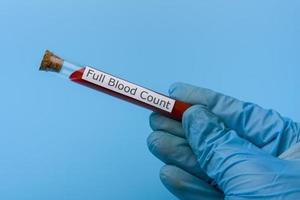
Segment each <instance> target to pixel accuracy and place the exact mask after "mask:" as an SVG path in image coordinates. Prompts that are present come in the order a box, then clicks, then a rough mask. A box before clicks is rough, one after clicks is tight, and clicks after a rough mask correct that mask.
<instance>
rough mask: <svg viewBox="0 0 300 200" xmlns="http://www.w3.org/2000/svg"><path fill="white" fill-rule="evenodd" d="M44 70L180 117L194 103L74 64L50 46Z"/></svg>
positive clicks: (44, 60)
mask: <svg viewBox="0 0 300 200" xmlns="http://www.w3.org/2000/svg"><path fill="white" fill-rule="evenodd" d="M40 70H42V71H52V72H56V73H59V74H61V75H62V76H64V77H66V78H68V79H69V80H71V81H73V82H76V83H79V84H81V85H85V86H88V87H90V88H93V89H96V90H98V91H101V92H104V93H106V94H109V95H111V96H115V97H118V98H120V99H123V100H125V101H128V102H131V103H134V104H136V105H139V106H142V107H145V108H148V109H150V110H152V111H154V112H158V113H161V114H163V115H165V116H168V117H171V118H173V119H175V120H178V121H181V118H182V115H183V113H184V111H185V110H186V109H188V108H189V107H190V106H191V105H190V104H187V103H184V102H182V101H179V100H175V99H172V98H170V97H168V96H166V95H163V94H160V93H158V92H155V91H153V90H149V89H147V88H144V87H141V86H139V85H136V84H134V83H131V82H129V81H126V80H124V79H121V78H118V77H116V76H113V75H111V74H108V73H105V72H103V71H100V70H98V69H95V68H92V67H89V66H78V65H74V64H72V63H70V62H68V61H65V60H64V59H62V58H60V57H58V56H57V55H55V54H53V53H52V52H50V51H48V50H46V52H45V55H44V57H43V60H42V62H41V66H40Z"/></svg>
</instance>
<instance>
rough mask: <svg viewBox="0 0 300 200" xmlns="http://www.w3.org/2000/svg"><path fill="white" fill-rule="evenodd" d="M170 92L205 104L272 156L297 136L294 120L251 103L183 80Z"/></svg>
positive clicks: (191, 102)
mask: <svg viewBox="0 0 300 200" xmlns="http://www.w3.org/2000/svg"><path fill="white" fill-rule="evenodd" d="M169 93H170V96H171V97H173V98H175V99H178V100H181V101H184V102H187V103H190V104H201V105H204V106H206V107H207V108H208V109H209V110H210V111H211V112H213V113H214V114H215V115H217V116H218V117H219V118H220V119H221V120H222V121H223V122H224V123H225V125H226V126H227V127H228V128H231V129H234V130H236V131H237V132H238V134H239V136H241V137H243V138H245V139H247V140H249V141H250V142H251V143H253V144H255V145H256V146H258V147H260V148H263V149H264V150H265V151H267V152H268V153H270V154H272V155H275V156H277V155H279V154H281V153H282V152H284V151H285V150H287V149H288V148H289V147H290V146H292V145H293V144H295V143H296V142H297V140H298V138H299V132H300V131H299V126H297V124H296V123H293V122H292V121H291V120H287V119H286V118H284V117H282V116H281V115H280V114H279V113H277V112H275V111H273V110H266V109H263V108H261V107H260V106H258V105H255V104H253V103H247V102H243V101H240V100H237V99H235V98H233V97H230V96H227V95H223V94H221V93H218V92H214V91H212V90H209V89H205V88H201V87H195V86H192V85H189V84H184V83H175V84H173V85H172V86H171V87H170V90H169Z"/></svg>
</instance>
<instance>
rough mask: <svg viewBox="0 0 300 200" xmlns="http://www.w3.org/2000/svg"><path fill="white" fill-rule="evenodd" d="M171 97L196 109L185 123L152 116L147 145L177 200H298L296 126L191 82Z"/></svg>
mask: <svg viewBox="0 0 300 200" xmlns="http://www.w3.org/2000/svg"><path fill="white" fill-rule="evenodd" d="M170 96H172V97H173V98H175V99H178V100H182V101H185V102H187V103H191V104H194V105H195V106H193V107H191V108H190V109H188V110H187V111H186V112H185V113H184V116H183V121H182V124H181V123H179V122H177V121H174V120H172V119H169V118H166V117H164V116H161V115H158V114H155V113H154V114H152V115H151V117H150V125H151V127H152V129H153V130H154V132H153V133H152V134H151V135H150V136H149V138H148V146H149V149H150V151H151V152H152V153H153V154H154V155H156V156H157V157H158V158H159V159H161V160H162V161H163V162H165V163H166V164H167V165H166V166H164V167H163V168H162V169H161V172H160V176H161V180H162V182H163V183H164V185H165V186H166V187H167V188H168V189H169V190H170V191H171V192H172V193H173V194H174V195H176V196H177V197H178V198H179V199H184V200H201V199H205V200H213V199H216V200H220V199H224V198H225V199H291V200H297V199H300V160H297V159H299V158H300V145H299V144H296V143H297V142H299V140H300V130H299V127H300V126H299V124H298V123H295V122H293V121H292V120H290V119H287V118H284V117H282V116H280V114H278V113H277V112H275V111H273V110H265V109H262V108H261V107H259V106H257V105H255V104H251V103H245V102H241V101H239V100H236V99H234V98H232V97H228V96H225V95H222V94H219V93H216V92H213V91H211V90H207V89H203V88H199V87H194V86H191V85H187V84H182V83H177V84H174V85H173V86H172V87H171V88H170ZM295 144H296V145H295ZM290 148H291V150H289V149H290ZM281 154H282V155H281ZM280 155H281V156H280Z"/></svg>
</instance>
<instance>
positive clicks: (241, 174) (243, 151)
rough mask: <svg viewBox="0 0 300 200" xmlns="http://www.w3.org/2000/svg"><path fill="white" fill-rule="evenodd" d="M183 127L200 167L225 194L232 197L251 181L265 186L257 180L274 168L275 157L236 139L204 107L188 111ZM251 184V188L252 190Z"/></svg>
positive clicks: (232, 132) (232, 131) (195, 107)
mask: <svg viewBox="0 0 300 200" xmlns="http://www.w3.org/2000/svg"><path fill="white" fill-rule="evenodd" d="M183 127H184V129H185V132H186V138H187V140H188V141H189V144H190V146H191V148H192V150H193V152H194V153H195V155H196V157H197V160H198V162H199V164H200V167H201V168H202V169H203V170H204V171H205V172H206V173H207V174H208V175H209V176H210V177H211V178H212V179H213V180H214V181H215V183H216V184H217V185H218V187H219V188H220V189H222V191H224V193H225V194H232V193H235V192H237V191H238V189H237V188H242V189H245V188H247V186H249V180H252V179H255V180H256V178H257V179H259V181H260V182H258V183H260V184H264V182H263V181H264V180H260V178H261V179H262V177H266V175H264V176H262V174H264V173H267V172H268V170H267V169H271V168H272V167H273V166H276V165H275V164H274V163H275V161H274V159H277V158H276V157H273V156H271V155H269V154H268V153H266V152H264V151H263V150H261V149H259V148H257V147H256V146H255V145H253V144H252V143H250V142H249V141H247V140H245V139H243V138H241V137H239V136H238V134H237V133H236V132H235V131H234V130H230V129H228V128H226V127H225V125H224V123H223V122H222V121H220V119H219V118H218V117H217V116H216V115H214V114H213V113H211V112H210V111H208V110H207V108H206V107H203V106H199V105H197V106H192V107H191V108H189V109H188V110H187V111H186V112H185V113H184V116H183ZM277 160H279V159H277ZM273 164H274V165H273ZM269 165H270V166H269ZM255 174H256V175H258V174H259V176H254V175H255ZM251 175H253V176H252V178H251ZM272 178H274V177H272ZM256 181H258V180H256ZM268 181H270V179H268ZM254 182H255V181H254ZM252 183H253V182H252V181H251V183H250V186H251V187H254V186H253V185H251V184H252ZM266 184H267V183H266ZM243 186H245V187H244V188H243ZM247 190H248V191H249V190H250V189H247Z"/></svg>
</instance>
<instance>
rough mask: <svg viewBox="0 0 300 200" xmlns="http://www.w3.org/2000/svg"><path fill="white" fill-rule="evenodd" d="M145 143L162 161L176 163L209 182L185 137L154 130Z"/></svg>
mask: <svg viewBox="0 0 300 200" xmlns="http://www.w3.org/2000/svg"><path fill="white" fill-rule="evenodd" d="M147 143H148V148H149V150H150V151H151V153H152V154H153V155H155V156H156V157H157V158H158V159H160V160H161V161H162V162H164V163H166V164H169V165H176V166H178V167H180V168H181V169H183V170H185V171H187V172H189V173H190V174H193V175H195V176H197V177H199V178H201V179H203V180H204V181H206V182H211V179H210V178H209V177H208V176H207V175H206V173H205V172H204V171H203V170H202V169H201V168H200V165H199V163H198V162H197V159H196V157H195V155H194V153H193V152H192V150H191V148H190V146H189V144H188V142H187V140H186V139H183V138H180V137H177V136H174V135H171V134H169V133H167V132H162V131H154V132H153V133H151V134H150V135H149V137H148V140H147Z"/></svg>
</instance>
